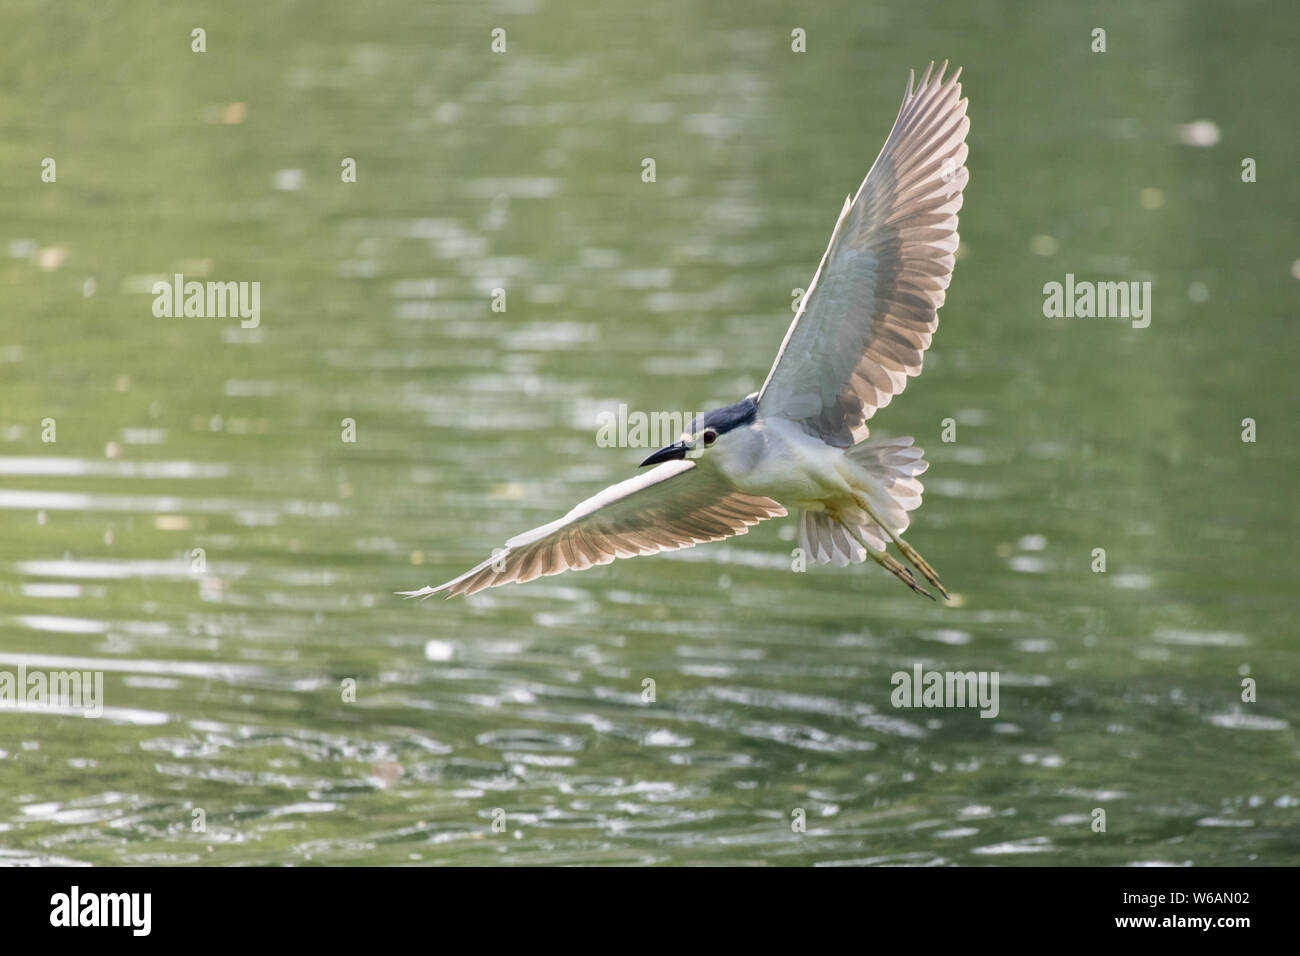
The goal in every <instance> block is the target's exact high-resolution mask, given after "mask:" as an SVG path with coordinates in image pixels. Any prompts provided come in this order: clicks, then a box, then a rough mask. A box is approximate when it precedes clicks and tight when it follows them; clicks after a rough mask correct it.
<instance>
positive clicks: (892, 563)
mask: <svg viewBox="0 0 1300 956" xmlns="http://www.w3.org/2000/svg"><path fill="white" fill-rule="evenodd" d="M867 553H868V554H870V555H871V558H872V560H874V561H875V562H876V564H878V565H880V566H881V567H882V568H884V569H885V570H886V571H888V572H889V573H890V574H892V575H893V576H894V577H896V578H898V580H900V581H902V582H903V583H904V584H906V585H907V586H908V587H909V588H911V589H912V590H913V591H915V592H916V593H917V594H924V595H925V596H926V597H928V598H929V599H930V600H931V601H933V600H934V595H933V594H931V593H930V592H929V591H927V590H926V589H925V588H923V587H921V585H919V584H917V583H916V578H915V577H913V576H912V572H911V569H909V568H905V567H903V565H901V564H899V563H898V561H896V560H895V559H894V557H893V555H891V554H888V553H886V552H884V551H871V550H870V549H868V551H867ZM944 597H947V594H946V593H945V595H944Z"/></svg>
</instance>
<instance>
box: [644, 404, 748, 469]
mask: <svg viewBox="0 0 1300 956" xmlns="http://www.w3.org/2000/svg"><path fill="white" fill-rule="evenodd" d="M757 414H758V403H757V402H756V401H755V400H754V396H753V395H751V396H749V397H748V398H746V399H745V400H744V401H740V402H737V403H736V404H735V405H724V406H723V407H722V408H715V409H714V410H713V411H711V412H705V413H704V414H703V415H696V416H695V417H694V418H692V419H691V420H690V422H688V423H687V425H686V430H685V431H683V432H682V437H681V438H679V439H678V440H677V441H675V442H673V443H672V444H671V445H665V446H664V447H663V448H660V449H659V450H658V451H657V452H655V453H654V454H653V455H650V456H649V457H648V458H646V460H645V461H643V462H641V467H642V468H644V467H645V466H646V465H657V464H659V463H660V462H664V461H673V460H674V459H678V458H701V457H703V456H704V455H707V454H709V452H710V450H712V449H715V448H718V447H725V446H726V444H727V441H728V438H727V436H728V435H729V434H731V433H733V432H735V431H736V429H738V428H744V427H745V426H746V425H750V424H752V423H753V421H754V418H755V416H756V415H757Z"/></svg>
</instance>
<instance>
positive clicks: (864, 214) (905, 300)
mask: <svg viewBox="0 0 1300 956" xmlns="http://www.w3.org/2000/svg"><path fill="white" fill-rule="evenodd" d="M946 70H947V64H946V63H945V64H944V66H943V67H941V68H940V69H939V73H938V75H937V76H933V77H932V76H931V74H932V73H933V71H934V64H931V65H930V69H928V70H926V72H925V76H924V77H922V79H921V82H920V85H916V84H915V75H914V74H913V75H911V76H909V78H908V82H907V92H906V94H905V95H904V97H903V105H902V107H901V108H900V109H899V111H898V119H896V120H895V121H894V128H893V130H892V131H891V132H890V134H889V138H888V139H887V140H885V145H884V148H883V149H881V151H880V155H879V156H878V157H877V158H876V162H875V163H874V164H873V165H872V167H871V171H870V172H869V173H867V177H866V179H865V180H864V181H863V183H862V186H861V188H859V189H858V193H857V195H856V196H854V197H852V198H850V199H848V200H846V201H845V203H844V208H843V210H842V211H841V212H840V217H839V219H838V221H836V223H835V229H834V231H833V232H832V233H831V241H830V245H829V246H828V247H827V249H826V253H825V255H823V256H822V261H821V264H820V265H819V266H818V268H817V274H816V275H815V276H814V277H813V281H812V284H811V285H810V286H809V287H808V291H807V292H806V293H805V294H804V297H803V301H802V303H801V304H800V307H799V311H798V314H797V315H796V316H795V318H794V321H793V322H792V323H791V324H790V329H789V331H787V332H786V334H785V341H784V342H782V343H781V351H780V352H779V353H778V354H777V357H776V362H775V363H774V364H773V365H772V370H771V371H770V372H768V374H767V380H766V381H765V382H764V383H763V387H762V388H761V389H760V390H759V391H758V392H757V393H755V394H753V395H750V396H748V397H747V398H745V399H744V400H743V401H740V402H737V403H736V404H734V405H728V406H726V407H724V408H718V409H714V410H713V411H711V412H708V413H707V414H704V415H700V416H697V417H696V418H694V419H692V421H691V422H690V423H689V424H688V425H687V426H686V430H685V431H684V432H683V433H682V435H681V439H680V440H679V441H676V442H674V443H673V444H671V445H668V446H667V447H665V448H661V449H659V450H658V451H657V452H655V453H654V454H652V455H651V456H650V457H648V458H647V459H646V460H645V461H643V462H642V463H641V464H642V465H643V466H645V465H656V466H657V467H655V468H654V469H652V470H651V471H648V472H644V473H642V474H640V475H638V476H636V477H634V478H629V479H628V480H627V481H622V482H619V483H618V484H616V485H612V486H610V487H609V488H606V489H605V490H604V491H602V492H600V493H599V494H598V495H595V496H594V497H592V498H588V499H587V500H586V501H584V502H582V503H581V504H580V505H578V506H577V507H576V508H574V509H573V510H572V511H570V512H569V513H568V514H566V515H565V516H564V517H562V518H560V519H558V520H556V521H552V522H551V523H550V524H545V525H542V526H541V527H540V528H534V529H533V530H532V531H526V532H524V533H523V534H521V535H517V536H515V537H513V538H511V539H510V540H509V541H507V542H506V545H505V548H504V549H502V550H500V551H498V553H496V554H495V555H494V556H493V557H491V558H489V559H488V560H486V561H484V562H483V563H482V564H480V565H478V566H477V567H474V568H471V569H470V570H468V571H466V572H465V573H464V574H462V575H461V576H460V577H458V578H454V579H452V580H451V581H448V582H447V583H446V584H440V585H438V586H437V587H425V588H421V589H420V590H418V591H404V592H401V593H403V594H406V595H407V596H409V597H421V596H427V595H430V594H437V593H438V592H445V593H446V595H447V596H448V597H451V596H452V595H455V594H473V593H474V592H475V591H479V590H482V589H483V588H490V587H496V586H497V585H499V584H508V583H510V582H512V581H531V580H532V579H533V578H536V577H540V576H542V575H544V574H559V573H560V572H561V571H581V570H583V569H585V568H590V567H592V566H593V565H598V564H608V563H610V562H611V561H613V560H614V559H615V558H630V557H635V556H637V555H643V554H656V553H658V552H660V551H673V550H676V549H677V548H688V547H691V546H692V545H696V544H699V543H701V542H704V541H719V540H721V539H723V538H729V537H731V536H732V535H737V534H744V533H745V532H746V531H748V529H749V527H750V526H751V525H755V524H758V523H759V522H760V521H764V520H766V519H768V518H776V517H780V516H782V515H785V514H786V513H787V512H786V509H785V507H784V506H783V505H782V504H780V502H785V504H787V505H791V506H793V507H796V508H798V509H799V545H800V547H801V548H803V549H804V552H805V555H806V556H807V557H809V558H812V559H813V560H814V561H816V562H818V563H821V564H828V563H829V564H837V565H840V566H844V565H847V564H848V563H849V562H854V563H857V562H860V561H864V560H866V558H867V557H868V556H870V557H871V558H872V559H873V560H874V561H876V562H877V563H878V564H880V565H882V566H883V567H885V568H886V569H888V570H889V571H890V572H892V573H893V574H894V575H896V576H897V577H898V578H899V579H900V580H901V581H902V582H903V583H904V584H906V585H907V586H908V587H910V588H911V589H912V590H913V591H916V592H918V593H920V594H924V595H926V596H927V597H932V595H931V594H930V592H929V591H927V590H926V589H925V588H923V587H921V586H920V585H919V584H917V582H916V579H915V578H914V577H913V576H912V572H911V571H910V570H909V569H908V568H906V567H904V566H903V565H902V564H900V563H899V562H898V561H897V560H895V559H894V557H893V556H892V555H890V554H888V553H886V550H885V549H886V546H887V544H888V542H889V541H893V542H894V544H895V545H897V547H898V549H899V551H900V552H901V553H902V556H903V557H904V558H905V559H906V560H907V561H908V562H909V563H910V564H911V565H912V566H913V567H914V568H916V569H917V570H918V571H920V572H921V574H922V575H923V576H924V577H925V579H926V580H927V581H929V582H930V583H931V584H933V585H934V586H935V587H936V588H938V589H939V590H940V591H941V592H942V593H943V594H944V596H945V597H947V596H948V592H947V591H945V590H944V587H943V585H942V584H941V583H940V581H939V576H938V575H937V574H936V573H935V572H934V569H933V568H931V567H930V565H929V564H927V563H926V561H925V560H924V559H923V558H922V557H921V556H920V555H919V554H917V552H916V550H915V549H914V548H912V546H911V545H909V544H908V543H907V542H905V541H904V540H903V539H902V538H901V537H900V535H901V534H902V532H903V531H905V530H906V529H907V526H908V522H909V514H908V513H909V512H911V511H914V510H915V509H916V508H918V507H919V506H920V504H921V490H922V488H921V483H920V482H919V481H918V480H917V477H916V476H917V475H919V474H920V473H921V472H923V471H924V470H925V469H926V467H927V463H926V462H925V461H924V460H923V458H922V455H923V452H922V451H921V449H919V448H915V447H913V445H912V439H911V438H894V439H890V440H888V441H874V442H868V441H864V439H866V437H867V434H868V432H867V424H866V423H867V419H869V418H870V417H871V416H872V415H873V414H874V413H875V411H876V409H878V408H883V407H884V406H886V405H888V404H889V402H890V400H891V399H892V398H893V397H894V396H895V395H897V394H899V393H900V392H902V390H903V388H904V386H905V385H906V384H907V379H908V377H909V376H914V375H919V374H920V372H921V361H922V357H923V355H924V353H925V350H926V349H927V348H929V346H930V337H931V336H932V335H933V334H934V331H935V329H936V328H937V327H938V324H939V318H938V309H939V307H940V306H941V305H943V301H944V295H945V292H946V290H947V288H948V283H949V281H950V280H951V278H952V270H953V262H954V258H955V253H956V251H957V211H958V210H959V209H960V208H961V203H962V189H963V188H964V187H965V185H966V180H967V172H966V166H965V163H966V132H967V130H969V129H970V120H969V119H968V118H967V116H966V100H964V99H962V95H961V84H960V83H958V82H957V79H958V77H959V76H960V75H961V70H957V72H956V73H954V74H953V75H952V77H951V78H950V79H948V80H947V81H945V80H944V72H945V71H946Z"/></svg>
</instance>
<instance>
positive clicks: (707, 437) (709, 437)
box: [704, 428, 718, 448]
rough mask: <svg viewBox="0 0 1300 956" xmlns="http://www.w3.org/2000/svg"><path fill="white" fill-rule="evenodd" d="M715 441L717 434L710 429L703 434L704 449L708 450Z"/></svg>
mask: <svg viewBox="0 0 1300 956" xmlns="http://www.w3.org/2000/svg"><path fill="white" fill-rule="evenodd" d="M717 440H718V433H717V432H715V431H714V430H713V429H712V428H710V429H708V430H707V431H706V432H705V433H704V447H705V448H708V447H709V446H710V445H712V444H713V443H714V442H715V441H717Z"/></svg>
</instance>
